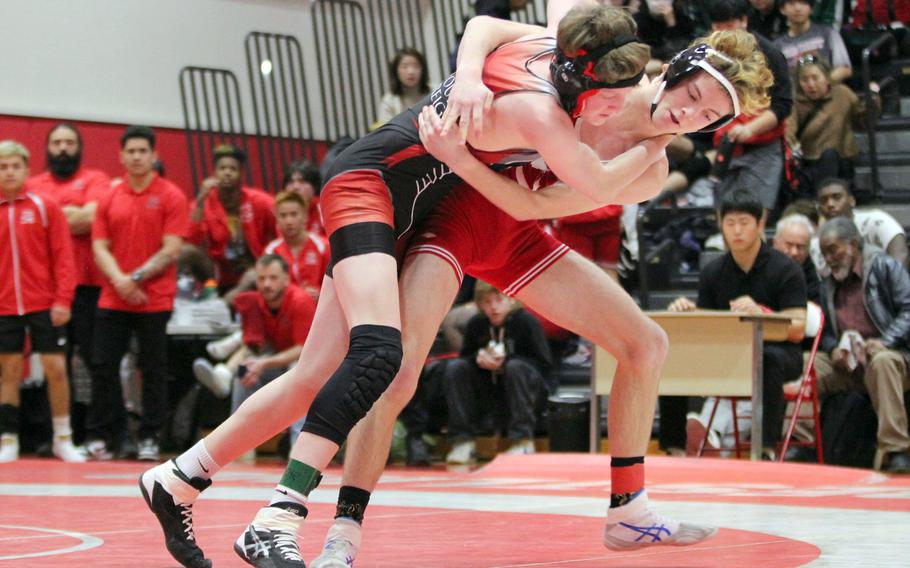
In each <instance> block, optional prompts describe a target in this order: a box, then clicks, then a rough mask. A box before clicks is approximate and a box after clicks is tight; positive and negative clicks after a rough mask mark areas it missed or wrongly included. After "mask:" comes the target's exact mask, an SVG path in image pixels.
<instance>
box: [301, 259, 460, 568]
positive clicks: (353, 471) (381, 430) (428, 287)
mask: <svg viewBox="0 0 910 568" xmlns="http://www.w3.org/2000/svg"><path fill="white" fill-rule="evenodd" d="M458 286H459V282H458V279H457V277H456V276H455V273H454V272H453V270H452V267H451V265H449V264H448V263H447V262H446V261H444V260H442V259H441V258H439V257H438V256H434V255H431V254H413V255H410V256H408V258H407V260H406V262H405V265H404V269H403V270H402V274H401V278H400V281H399V295H400V298H401V324H402V343H403V345H404V358H403V360H402V363H401V369H400V370H399V371H398V375H397V376H396V377H395V380H394V381H393V382H392V384H391V385H390V386H389V388H388V390H387V391H386V392H385V393H384V394H383V395H382V397H380V399H379V400H378V401H376V404H374V405H373V408H372V409H371V410H370V412H369V413H368V414H367V415H366V417H365V418H364V419H363V420H361V421H360V422H359V423H358V424H357V426H355V427H354V429H353V430H352V431H351V434H350V436H349V437H348V440H347V450H346V451H345V457H344V477H343V478H342V484H341V490H340V491H339V495H338V507H337V510H336V515H335V522H334V524H333V525H332V527H331V528H330V529H329V532H328V534H327V536H326V542H325V546H324V548H323V551H322V554H321V555H320V556H319V557H318V558H316V559H315V560H314V561H313V563H312V564H311V565H310V566H311V568H319V567H320V566H323V565H325V566H335V565H339V564H337V563H338V562H341V561H344V560H345V559H348V558H350V559H353V558H354V557H355V556H356V554H357V550H358V548H359V547H360V535H361V528H360V524H361V522H362V521H363V515H364V511H365V509H366V506H367V504H368V502H369V498H370V493H372V491H373V490H374V489H375V487H376V483H377V482H378V481H379V477H380V475H381V474H382V470H383V469H384V468H385V464H386V461H387V459H388V456H389V448H390V446H391V443H392V432H393V430H394V428H395V421H396V420H397V419H398V415H399V414H401V411H402V409H404V407H405V405H407V403H408V402H409V401H410V400H411V397H412V396H414V391H415V389H416V388H417V380H418V378H419V377H420V371H421V369H422V368H423V364H424V361H425V360H426V358H427V355H428V354H429V352H430V348H431V347H432V346H433V341H434V339H435V337H436V333H437V331H438V330H439V326H440V325H441V323H442V320H443V319H444V318H445V316H446V313H447V311H448V309H449V308H450V307H451V305H452V301H453V300H454V299H455V295H456V294H457V293H458Z"/></svg>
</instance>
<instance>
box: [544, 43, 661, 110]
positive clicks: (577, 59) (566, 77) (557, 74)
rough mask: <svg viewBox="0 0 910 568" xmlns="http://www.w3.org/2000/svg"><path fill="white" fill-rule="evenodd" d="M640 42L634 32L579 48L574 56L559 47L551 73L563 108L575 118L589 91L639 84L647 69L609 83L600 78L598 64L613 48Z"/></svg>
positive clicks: (551, 66) (551, 64)
mask: <svg viewBox="0 0 910 568" xmlns="http://www.w3.org/2000/svg"><path fill="white" fill-rule="evenodd" d="M638 41H639V39H638V38H637V37H635V36H634V35H620V36H617V37H615V38H613V39H612V40H610V41H609V42H607V43H605V44H603V45H600V46H598V47H596V48H594V49H591V50H586V49H579V50H578V53H576V54H575V55H574V56H572V57H569V56H568V55H566V54H565V52H563V51H562V50H561V49H559V48H557V49H556V55H555V57H553V61H551V62H550V76H551V77H552V78H553V85H554V86H555V87H556V91H557V92H558V93H559V98H560V101H561V102H562V106H563V108H565V109H566V111H567V112H569V113H572V116H573V117H577V116H578V111H580V110H581V105H579V101H580V100H582V99H583V98H584V97H583V95H587V94H588V91H593V90H597V89H623V88H625V87H632V86H635V85H637V84H638V83H639V82H640V81H641V78H642V76H644V73H645V70H644V69H642V70H641V71H640V72H639V73H638V74H637V75H635V76H634V77H629V78H628V79H621V80H619V81H615V82H613V83H609V82H606V81H598V80H597V75H595V73H594V67H595V66H596V65H597V62H598V61H600V58H601V57H603V56H604V55H606V54H607V53H609V52H610V51H613V50H614V49H616V48H618V47H622V46H624V45H626V44H629V43H634V42H638Z"/></svg>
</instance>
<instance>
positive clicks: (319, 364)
mask: <svg viewBox="0 0 910 568" xmlns="http://www.w3.org/2000/svg"><path fill="white" fill-rule="evenodd" d="M347 340H348V327H347V324H346V322H345V319H344V313H343V312H342V310H341V305H340V304H339V303H338V299H337V297H336V295H335V291H334V286H333V284H332V279H331V278H328V277H327V278H325V280H324V281H323V285H322V291H321V292H320V297H319V303H318V305H317V307H316V314H315V316H314V318H313V325H312V327H311V328H310V333H309V335H308V337H307V341H306V342H305V344H304V346H303V350H302V351H301V354H300V360H299V361H300V362H299V364H298V365H297V366H296V367H294V369H292V370H290V371H288V372H286V373H284V374H283V375H282V376H281V377H279V378H278V379H275V380H274V381H272V382H271V383H269V384H268V385H266V386H265V387H263V388H261V389H259V391H257V392H256V393H255V394H254V395H253V396H251V397H250V398H249V399H247V400H246V401H245V402H244V403H243V404H242V405H240V408H238V409H237V411H236V412H235V413H234V414H232V415H231V416H230V417H228V419H227V420H225V421H224V422H222V423H221V425H220V426H218V428H216V429H215V430H214V431H213V432H212V433H211V434H209V435H208V436H207V437H206V438H204V439H203V440H200V441H199V442H197V443H196V445H194V446H193V447H192V448H190V449H189V450H187V451H186V452H184V453H183V454H181V455H180V456H178V457H177V458H176V460H173V461H169V462H167V463H165V464H162V465H160V466H157V467H155V468H152V469H150V470H148V471H146V472H144V473H143V474H142V476H141V477H140V488H141V490H142V493H143V496H144V497H145V499H146V503H147V504H148V505H149V507H150V508H151V509H152V511H153V512H154V513H155V515H156V517H157V518H158V521H159V523H160V524H161V527H162V529H163V531H164V536H165V543H166V545H167V548H168V551H169V552H170V553H171V555H172V556H173V557H174V558H175V559H176V560H177V561H178V562H180V563H182V564H183V565H184V566H190V567H201V568H208V567H209V566H211V561H209V560H207V559H206V558H205V557H204V555H203V552H202V550H201V549H200V548H199V546H198V544H197V542H196V538H195V535H194V533H193V527H192V506H193V503H194V502H195V501H196V498H197V497H198V495H199V493H200V491H201V490H203V489H205V488H206V487H208V486H209V485H210V484H211V477H212V476H213V475H214V474H215V473H216V472H217V471H218V469H219V468H220V467H222V466H224V465H227V464H228V463H230V462H231V461H232V460H234V459H235V458H237V457H238V456H240V455H242V454H243V453H244V452H246V451H248V450H250V449H252V448H255V447H256V446H258V445H259V444H261V443H263V442H265V441H266V440H268V439H269V438H271V437H272V436H274V435H276V434H278V433H279V432H281V431H282V430H283V429H285V428H287V427H288V425H289V424H291V423H292V422H294V421H295V420H297V419H298V418H300V417H301V416H303V415H304V414H306V412H307V410H308V409H309V406H310V403H311V402H312V401H313V397H314V396H315V395H316V392H318V390H319V389H320V388H321V386H322V385H323V384H324V383H325V381H326V379H327V378H328V377H329V375H330V374H331V373H332V371H333V370H334V369H335V368H337V367H338V365H339V363H340V362H341V360H342V358H343V357H344V346H345V345H346V344H347ZM178 466H179V467H178ZM187 522H188V523H189V524H188V525H187Z"/></svg>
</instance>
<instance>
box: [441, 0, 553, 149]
mask: <svg viewBox="0 0 910 568" xmlns="http://www.w3.org/2000/svg"><path fill="white" fill-rule="evenodd" d="M543 33H545V32H544V29H543V28H541V27H540V26H533V25H529V24H522V23H520V22H513V21H510V20H500V19H498V18H491V17H490V16H477V17H474V18H471V19H470V20H468V24H467V26H465V29H464V35H463V36H462V38H461V43H460V44H459V46H458V58H457V62H458V69H457V71H455V83H454V84H453V85H452V90H451V91H450V92H449V98H448V103H447V105H446V110H445V113H444V114H443V128H444V130H445V131H446V132H448V131H449V129H450V128H453V127H454V126H455V124H456V123H458V128H459V132H460V134H461V140H460V142H461V143H462V144H464V143H465V140H467V137H468V127H469V125H471V126H473V133H474V136H480V135H481V134H482V133H483V117H484V115H485V114H486V113H488V112H489V111H490V108H491V107H492V105H493V92H492V91H490V89H488V88H487V86H486V85H484V83H483V65H484V62H485V61H486V59H487V55H489V54H490V52H491V51H493V50H494V49H496V48H497V47H499V46H500V45H502V44H504V43H506V42H510V41H515V40H516V39H518V38H521V37H524V36H527V35H533V34H536V35H542V34H543ZM460 117H464V120H461V121H459V118H460Z"/></svg>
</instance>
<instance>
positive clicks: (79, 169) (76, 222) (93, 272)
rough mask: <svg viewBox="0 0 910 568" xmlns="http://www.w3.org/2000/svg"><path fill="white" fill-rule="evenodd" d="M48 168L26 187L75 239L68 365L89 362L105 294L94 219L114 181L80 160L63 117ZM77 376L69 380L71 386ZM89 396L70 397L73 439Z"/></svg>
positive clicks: (52, 137) (79, 433)
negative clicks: (48, 204) (47, 202)
mask: <svg viewBox="0 0 910 568" xmlns="http://www.w3.org/2000/svg"><path fill="white" fill-rule="evenodd" d="M46 151H47V171H46V172H44V173H41V174H38V175H36V176H33V177H32V178H31V179H29V180H28V184H27V185H28V188H29V190H31V191H34V192H37V193H43V194H45V195H49V196H51V197H53V198H54V199H56V200H57V202H58V203H60V205H61V206H62V207H63V213H64V214H65V215H66V222H67V224H68V225H69V230H70V235H71V236H72V239H73V253H74V255H75V261H76V264H75V266H76V295H75V296H74V297H73V305H72V318H71V319H70V322H69V326H68V329H67V335H69V349H70V352H69V354H68V359H69V361H68V362H69V367H70V369H72V356H73V354H75V353H78V355H79V358H80V359H82V362H83V363H84V364H85V365H89V364H91V361H92V359H91V357H92V336H93V334H94V323H95V308H96V306H97V305H98V297H99V296H100V295H101V280H102V277H101V273H100V272H98V268H97V267H96V266H95V260H94V257H93V255H92V235H91V233H92V222H93V221H94V220H95V208H96V206H97V203H98V200H99V199H101V197H103V196H104V195H105V194H106V193H107V192H108V191H109V190H110V188H111V180H110V178H109V177H108V175H107V174H106V173H104V172H102V171H101V170H96V169H92V168H86V167H85V166H83V165H82V135H81V134H80V133H79V130H78V129H77V128H76V127H75V126H73V125H72V124H67V123H64V122H61V123H59V124H57V125H56V126H54V127H53V128H51V130H50V132H48V133H47V144H46ZM74 382H75V381H73V382H71V385H72V384H74ZM88 402H89V401H87V400H84V401H81V400H79V397H77V396H76V393H73V397H72V419H71V420H72V425H73V438H74V439H75V441H76V442H77V443H81V442H82V438H83V436H84V434H85V414H86V412H87V409H88Z"/></svg>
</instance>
